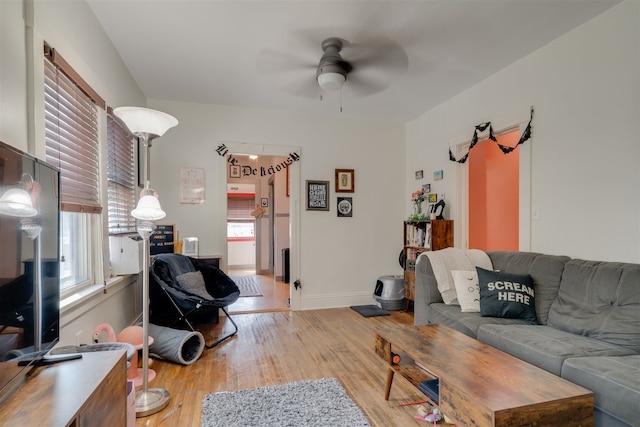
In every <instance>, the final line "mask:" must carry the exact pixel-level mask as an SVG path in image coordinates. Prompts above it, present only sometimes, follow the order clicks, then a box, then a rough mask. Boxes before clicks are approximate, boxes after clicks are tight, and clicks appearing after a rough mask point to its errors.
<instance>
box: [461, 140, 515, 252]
mask: <svg viewBox="0 0 640 427" xmlns="http://www.w3.org/2000/svg"><path fill="white" fill-rule="evenodd" d="M496 139H497V140H498V141H497V143H498V144H500V145H503V146H505V147H514V146H515V145H516V144H517V143H518V140H519V139H520V135H519V134H518V131H517V130H514V131H511V132H508V133H504V134H502V135H498V136H497V138H496ZM468 163H469V166H468V167H469V248H470V249H481V250H483V251H496V250H504V251H517V250H518V247H519V243H518V242H519V239H518V221H519V190H520V188H519V186H520V182H519V165H520V152H519V151H518V150H514V151H512V152H511V153H509V155H505V154H504V153H503V152H502V150H500V148H499V147H498V145H497V144H496V143H494V141H492V140H488V139H487V140H484V141H480V142H479V143H478V144H477V145H476V146H475V147H474V148H473V154H472V155H470V156H469V160H468Z"/></svg>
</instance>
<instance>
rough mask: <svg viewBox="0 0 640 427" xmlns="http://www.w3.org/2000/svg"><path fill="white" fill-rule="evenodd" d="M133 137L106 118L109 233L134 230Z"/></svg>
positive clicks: (118, 124) (134, 178)
mask: <svg viewBox="0 0 640 427" xmlns="http://www.w3.org/2000/svg"><path fill="white" fill-rule="evenodd" d="M134 141H135V140H134V138H133V137H132V136H131V134H129V132H128V131H127V130H126V129H124V127H123V126H121V125H120V123H119V122H118V121H117V120H116V119H114V118H113V117H112V116H111V114H109V115H108V116H107V188H108V189H107V191H108V197H107V198H108V216H109V234H117V233H128V232H135V231H136V221H135V218H133V217H132V216H131V211H132V210H133V209H134V208H135V204H136V175H135V172H136V170H135V145H134Z"/></svg>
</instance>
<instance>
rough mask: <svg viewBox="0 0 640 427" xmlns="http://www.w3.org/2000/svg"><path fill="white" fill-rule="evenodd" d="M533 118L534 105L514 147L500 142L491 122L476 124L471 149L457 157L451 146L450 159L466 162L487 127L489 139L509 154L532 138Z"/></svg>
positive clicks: (461, 162)
mask: <svg viewBox="0 0 640 427" xmlns="http://www.w3.org/2000/svg"><path fill="white" fill-rule="evenodd" d="M532 120H533V107H531V111H530V117H529V123H528V124H527V127H526V128H525V130H524V132H522V135H521V136H520V139H519V140H518V143H517V144H516V145H515V146H513V147H507V146H505V145H502V144H499V143H498V139H497V138H496V137H495V135H494V134H493V126H491V122H486V123H481V124H479V125H476V127H475V130H474V132H473V137H472V138H471V144H469V149H468V150H467V152H466V154H465V155H464V156H462V157H461V158H459V159H456V157H455V156H454V155H453V153H452V152H451V147H449V160H451V161H452V162H457V163H460V164H463V163H465V162H466V161H467V159H468V158H469V152H470V151H471V149H472V148H473V147H475V146H476V144H477V143H478V141H479V137H478V134H479V133H481V132H484V131H485V130H486V129H487V128H489V137H488V139H490V140H491V141H493V142H495V143H496V144H497V145H498V148H500V150H501V151H502V152H503V153H504V154H509V153H511V152H512V151H513V150H515V149H516V147H517V146H518V145H520V144H524V143H525V142H526V141H528V140H529V139H531V133H532V132H531V121H532Z"/></svg>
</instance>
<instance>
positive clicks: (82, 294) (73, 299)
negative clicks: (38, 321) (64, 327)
mask: <svg viewBox="0 0 640 427" xmlns="http://www.w3.org/2000/svg"><path fill="white" fill-rule="evenodd" d="M137 277H138V275H135V274H134V275H129V276H115V277H112V278H110V279H109V280H107V283H106V286H105V285H99V284H95V285H92V286H87V287H86V288H83V289H82V290H80V291H78V292H76V293H73V294H71V295H68V296H66V297H64V298H63V299H61V300H60V314H64V313H66V312H68V311H72V310H74V309H76V308H77V307H79V306H81V305H84V304H86V303H87V302H88V301H90V300H91V299H93V298H95V297H96V296H97V295H101V294H108V293H110V292H117V291H119V290H120V289H123V288H124V287H126V286H128V285H129V284H131V283H133V282H135V281H136V280H137Z"/></svg>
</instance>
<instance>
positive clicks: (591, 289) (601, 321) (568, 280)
mask: <svg viewBox="0 0 640 427" xmlns="http://www.w3.org/2000/svg"><path fill="white" fill-rule="evenodd" d="M549 325H550V326H553V327H555V328H558V329H561V330H563V331H566V332H571V333H574V334H578V335H585V336H588V337H591V338H597V339H600V340H603V341H606V342H608V343H611V344H615V345H620V346H624V347H627V348H629V349H631V350H633V351H634V352H637V353H640V265H639V264H627V263H618V262H598V261H584V260H577V259H575V260H571V261H568V262H567V263H566V266H565V269H564V273H563V274H562V282H561V283H560V290H559V292H558V298H557V299H556V301H554V303H553V304H552V306H551V310H550V311H549Z"/></svg>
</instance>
